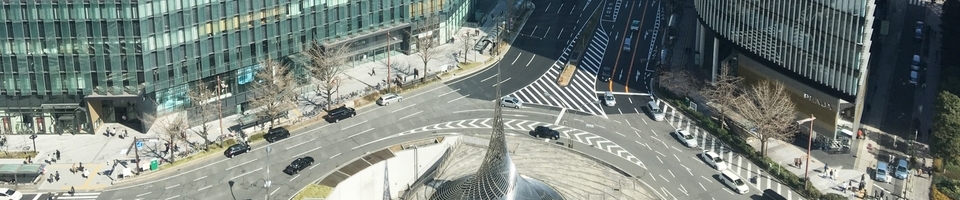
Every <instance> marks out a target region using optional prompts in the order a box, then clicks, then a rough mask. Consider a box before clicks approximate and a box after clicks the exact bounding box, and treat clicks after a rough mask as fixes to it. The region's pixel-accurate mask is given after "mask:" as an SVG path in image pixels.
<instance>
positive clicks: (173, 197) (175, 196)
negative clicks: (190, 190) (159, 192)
mask: <svg viewBox="0 0 960 200" xmlns="http://www.w3.org/2000/svg"><path fill="white" fill-rule="evenodd" d="M179 197H180V195H179V194H178V195H174V196H172V197H170V198H167V199H166V200H170V199H176V198H179Z"/></svg>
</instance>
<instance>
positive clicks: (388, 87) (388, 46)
mask: <svg viewBox="0 0 960 200" xmlns="http://www.w3.org/2000/svg"><path fill="white" fill-rule="evenodd" d="M393 40H397V38H394V37H393V36H390V31H387V92H388V93H389V92H392V90H391V89H390V83H391V82H393V81H391V79H392V78H393V77H391V76H390V68H392V67H391V66H390V46H393V45H392V44H391V42H393Z"/></svg>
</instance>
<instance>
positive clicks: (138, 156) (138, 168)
mask: <svg viewBox="0 0 960 200" xmlns="http://www.w3.org/2000/svg"><path fill="white" fill-rule="evenodd" d="M133 143H134V144H140V145H137V148H135V149H134V150H133V154H134V155H136V157H135V158H136V160H134V162H133V163H134V167H136V168H137V174H140V172H143V171H142V170H141V169H140V147H141V146H142V145H143V144H142V143H140V142H139V141H137V137H133Z"/></svg>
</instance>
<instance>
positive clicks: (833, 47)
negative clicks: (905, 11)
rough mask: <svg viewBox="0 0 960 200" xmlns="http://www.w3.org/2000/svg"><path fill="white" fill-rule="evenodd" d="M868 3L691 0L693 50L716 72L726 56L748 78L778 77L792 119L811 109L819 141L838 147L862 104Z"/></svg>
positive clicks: (853, 0) (854, 123)
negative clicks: (694, 32)
mask: <svg viewBox="0 0 960 200" xmlns="http://www.w3.org/2000/svg"><path fill="white" fill-rule="evenodd" d="M874 5H875V4H874V1H873V0H783V1H758V0H695V1H694V7H695V9H696V11H697V15H698V20H699V26H698V31H697V35H698V37H697V38H696V40H697V41H696V43H697V45H696V46H697V47H696V49H695V51H696V52H699V53H700V54H701V55H703V56H702V57H703V62H702V63H704V65H706V67H712V68H713V69H714V71H717V70H718V68H719V67H718V66H720V65H721V64H722V62H728V63H731V64H733V65H732V66H736V67H732V68H733V69H734V70H735V71H736V73H737V74H739V75H740V76H742V77H744V78H745V80H746V82H748V83H753V82H757V81H759V80H772V81H778V82H781V83H783V84H784V85H785V86H786V88H787V89H788V90H789V91H790V92H791V93H792V98H793V101H794V102H795V103H796V104H797V109H798V111H799V112H800V113H798V118H801V117H802V118H806V117H809V116H810V114H813V115H814V116H816V117H817V119H816V122H815V123H814V131H815V132H816V133H817V135H818V136H820V137H821V138H820V139H821V141H825V142H833V144H834V147H837V146H843V145H845V144H848V143H849V138H850V137H851V136H853V134H854V133H855V132H856V128H858V127H859V121H860V117H861V113H862V110H863V102H864V99H863V98H864V90H865V89H866V88H865V87H864V85H866V79H867V73H868V68H867V66H868V60H869V58H870V52H869V49H870V44H871V41H870V39H871V35H872V33H873V28H872V24H873V20H874V19H873V11H874ZM804 131H806V130H804Z"/></svg>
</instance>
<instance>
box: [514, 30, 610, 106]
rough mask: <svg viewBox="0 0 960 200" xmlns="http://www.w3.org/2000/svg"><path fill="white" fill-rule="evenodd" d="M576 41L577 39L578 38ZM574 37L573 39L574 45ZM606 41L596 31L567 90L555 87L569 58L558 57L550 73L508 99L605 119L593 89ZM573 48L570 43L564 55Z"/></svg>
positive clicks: (603, 33) (606, 37)
mask: <svg viewBox="0 0 960 200" xmlns="http://www.w3.org/2000/svg"><path fill="white" fill-rule="evenodd" d="M577 37H579V34H578V36H577ZM577 37H575V38H574V41H576V38H577ZM609 39H610V38H609V36H608V35H607V33H606V32H605V31H604V30H603V28H602V27H598V30H597V32H596V33H594V36H593V38H592V39H591V40H590V41H589V46H588V47H587V48H586V49H585V52H584V53H585V54H584V56H583V59H581V60H580V63H579V65H578V66H577V71H576V73H574V75H573V77H571V79H570V84H569V85H567V86H566V87H560V86H559V85H558V84H557V79H558V78H559V77H560V72H561V71H562V70H563V67H564V66H565V65H566V63H567V61H568V60H569V58H568V56H569V54H563V55H560V58H557V60H556V61H554V63H553V65H552V66H550V69H548V70H547V72H546V73H544V74H543V75H541V76H540V78H537V80H535V81H533V83H530V85H527V86H525V87H523V88H521V89H520V90H517V91H516V92H513V93H510V94H508V95H507V96H513V97H516V98H518V99H520V101H522V102H524V103H530V104H537V105H545V106H552V107H558V108H568V109H571V110H576V111H579V112H583V113H587V114H591V115H602V116H606V114H605V113H604V112H603V109H602V108H601V107H600V105H599V99H597V96H596V88H595V87H594V86H595V85H596V81H597V79H596V74H597V72H598V71H600V63H601V62H603V54H604V53H605V51H606V49H607V43H609ZM573 47H574V43H570V44H569V45H567V47H566V48H565V49H564V52H566V51H569V50H570V49H572V48H573Z"/></svg>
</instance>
